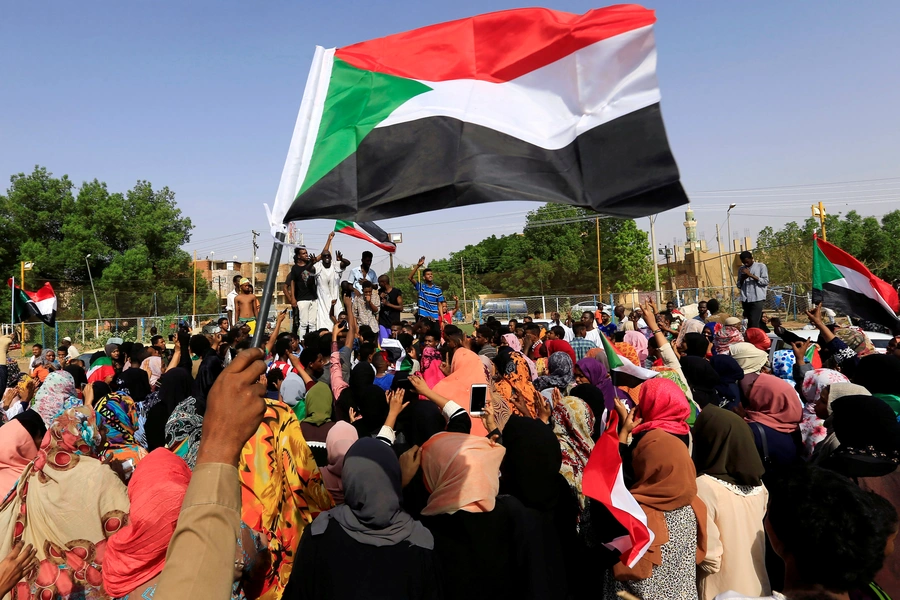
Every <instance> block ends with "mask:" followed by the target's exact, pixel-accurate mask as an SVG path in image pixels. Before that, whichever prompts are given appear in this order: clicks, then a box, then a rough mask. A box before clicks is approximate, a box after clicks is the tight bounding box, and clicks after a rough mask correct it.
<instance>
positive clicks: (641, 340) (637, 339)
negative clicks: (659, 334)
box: [625, 331, 649, 367]
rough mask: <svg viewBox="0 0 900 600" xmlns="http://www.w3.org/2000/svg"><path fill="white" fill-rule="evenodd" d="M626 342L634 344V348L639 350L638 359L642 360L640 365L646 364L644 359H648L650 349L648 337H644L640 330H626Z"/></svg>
mask: <svg viewBox="0 0 900 600" xmlns="http://www.w3.org/2000/svg"><path fill="white" fill-rule="evenodd" d="M625 342H626V343H628V344H631V345H632V346H634V349H635V350H637V353H638V360H639V361H640V362H641V364H640V365H639V366H641V367H643V366H644V361H646V360H647V354H649V351H648V349H647V338H646V337H644V334H643V333H641V332H640V331H626V332H625Z"/></svg>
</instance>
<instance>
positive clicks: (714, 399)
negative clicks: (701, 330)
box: [681, 356, 722, 409]
mask: <svg viewBox="0 0 900 600" xmlns="http://www.w3.org/2000/svg"><path fill="white" fill-rule="evenodd" d="M681 371H682V372H683V373H684V376H685V379H687V385H688V386H689V387H690V389H691V393H692V395H693V397H694V401H696V402H697V404H698V405H699V406H700V408H701V409H704V408H706V406H707V405H709V404H712V405H713V406H719V405H720V404H721V400H722V399H721V398H719V395H718V394H717V393H716V386H717V385H719V382H720V378H719V374H718V373H716V370H715V369H713V367H712V365H711V364H709V361H708V360H706V359H705V358H700V357H697V356H685V357H683V358H682V359H681Z"/></svg>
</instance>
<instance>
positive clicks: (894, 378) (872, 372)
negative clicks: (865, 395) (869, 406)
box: [852, 354, 900, 418]
mask: <svg viewBox="0 0 900 600" xmlns="http://www.w3.org/2000/svg"><path fill="white" fill-rule="evenodd" d="M852 379H853V383H856V384H859V385H861V386H863V387H864V388H866V389H867V390H869V392H871V393H872V395H873V396H875V397H876V398H880V399H881V400H883V401H884V403H885V404H887V405H888V406H890V407H891V409H892V410H893V411H894V414H895V415H896V416H897V417H898V418H900V357H898V356H895V355H892V354H874V355H872V356H866V357H865V358H863V359H861V360H860V361H859V364H858V365H857V367H856V371H855V373H854V375H853V377H852Z"/></svg>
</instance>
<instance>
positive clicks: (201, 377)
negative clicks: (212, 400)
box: [191, 349, 225, 414]
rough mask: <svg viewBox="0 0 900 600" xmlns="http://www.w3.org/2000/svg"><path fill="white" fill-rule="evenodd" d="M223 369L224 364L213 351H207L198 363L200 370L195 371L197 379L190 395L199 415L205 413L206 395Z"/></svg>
mask: <svg viewBox="0 0 900 600" xmlns="http://www.w3.org/2000/svg"><path fill="white" fill-rule="evenodd" d="M224 369H225V364H224V363H223V362H222V359H221V358H220V357H219V355H218V354H217V353H216V351H215V350H212V349H210V350H208V351H207V352H206V355H205V356H204V357H203V360H202V361H200V368H198V369H197V378H196V379H195V380H194V386H193V389H192V390H191V395H193V396H194V398H196V399H197V410H198V412H200V413H201V414H202V413H203V412H205V411H206V395H207V394H209V390H211V389H212V386H213V384H214V383H215V382H216V379H218V378H219V374H220V373H222V371H223V370H224Z"/></svg>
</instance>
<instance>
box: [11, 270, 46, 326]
mask: <svg viewBox="0 0 900 600" xmlns="http://www.w3.org/2000/svg"><path fill="white" fill-rule="evenodd" d="M6 285H8V286H9V287H10V289H11V290H12V294H13V307H12V309H13V310H12V317H13V323H24V322H25V321H32V320H35V319H37V320H38V321H41V322H43V323H44V324H46V325H49V326H50V327H53V326H54V325H56V292H54V291H53V286H52V285H50V283H45V284H44V285H42V286H41V287H40V288H39V289H38V290H37V291H34V292H28V291H25V290H23V289H22V288H20V287H19V286H17V285H15V281H13V280H12V279H8V280H7V281H6Z"/></svg>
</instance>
